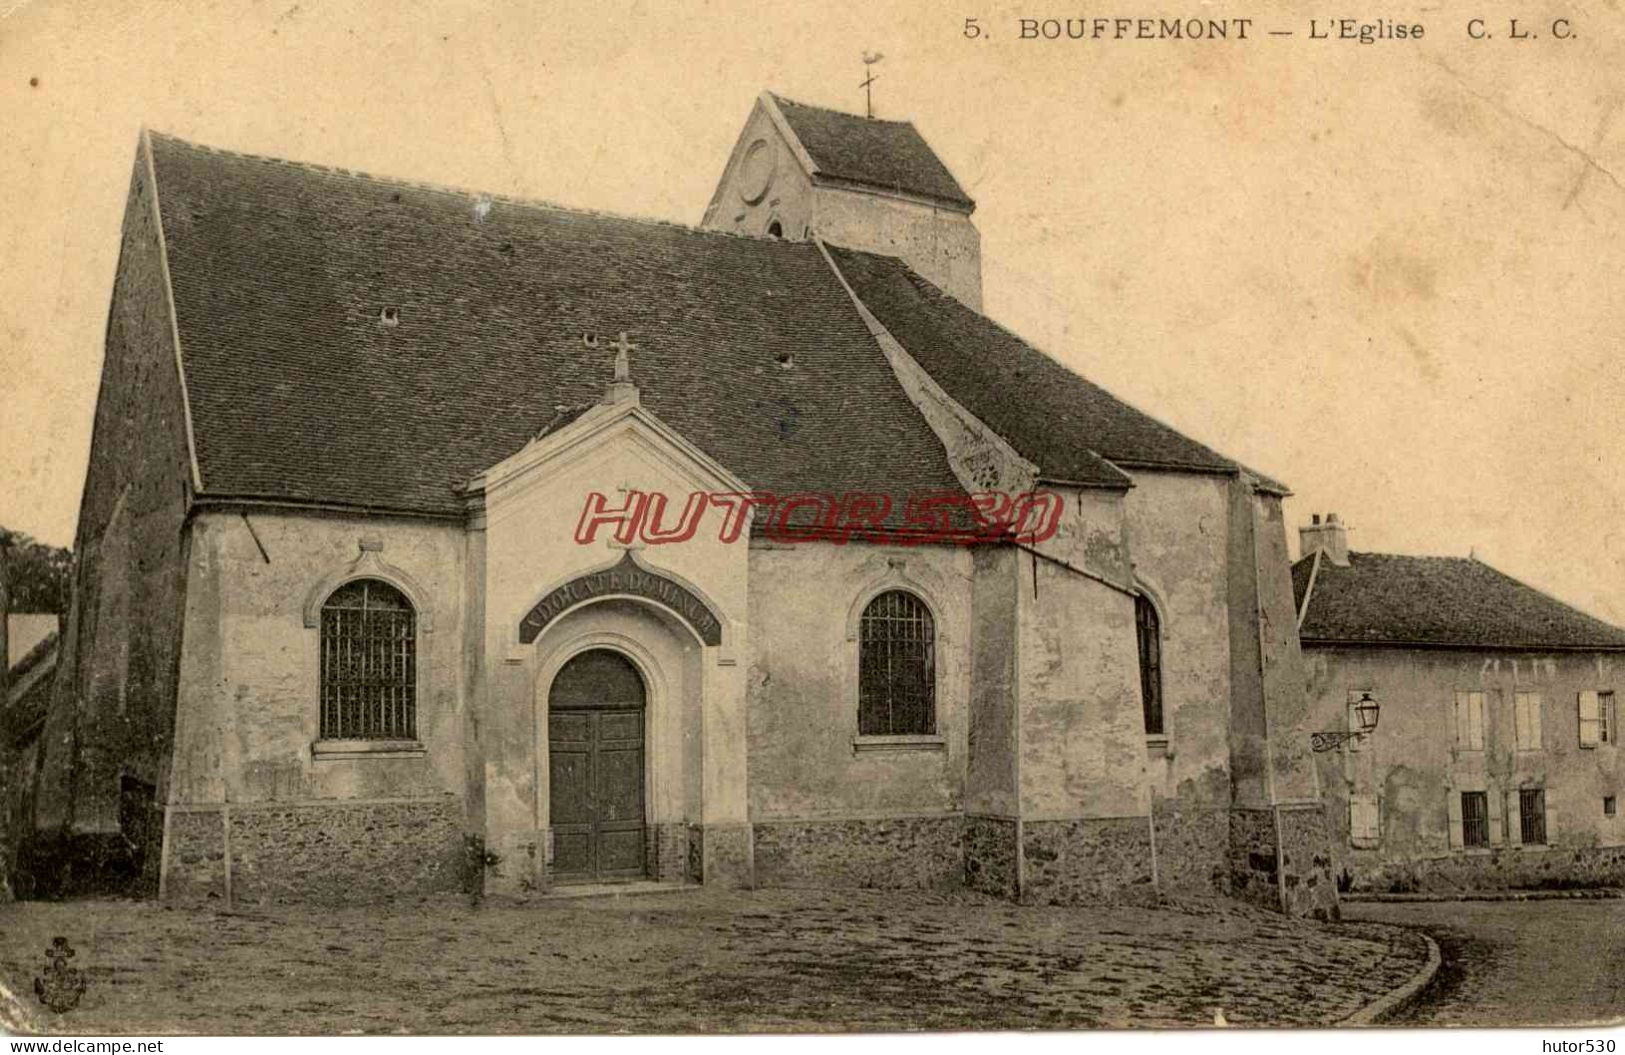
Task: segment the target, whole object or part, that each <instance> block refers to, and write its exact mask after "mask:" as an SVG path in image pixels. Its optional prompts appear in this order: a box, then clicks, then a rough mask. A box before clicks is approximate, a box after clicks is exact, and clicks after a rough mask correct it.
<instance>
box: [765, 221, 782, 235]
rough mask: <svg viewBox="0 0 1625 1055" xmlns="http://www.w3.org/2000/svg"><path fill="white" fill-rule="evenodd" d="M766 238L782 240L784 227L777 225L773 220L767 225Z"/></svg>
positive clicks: (777, 222)
mask: <svg viewBox="0 0 1625 1055" xmlns="http://www.w3.org/2000/svg"><path fill="white" fill-rule="evenodd" d="M767 236H768V237H769V238H783V237H784V225H783V224H781V223H779V221H777V220H774V221H773V222H772V223H770V224H768V225H767Z"/></svg>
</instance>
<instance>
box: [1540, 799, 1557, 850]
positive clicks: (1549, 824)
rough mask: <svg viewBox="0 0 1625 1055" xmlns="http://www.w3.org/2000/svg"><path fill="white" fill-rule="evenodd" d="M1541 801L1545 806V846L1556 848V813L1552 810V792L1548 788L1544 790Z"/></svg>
mask: <svg viewBox="0 0 1625 1055" xmlns="http://www.w3.org/2000/svg"><path fill="white" fill-rule="evenodd" d="M1543 801H1544V802H1545V804H1546V845H1547V846H1556V845H1557V811H1556V810H1555V809H1553V808H1552V792H1551V789H1550V788H1547V789H1546V795H1545V798H1544V800H1543Z"/></svg>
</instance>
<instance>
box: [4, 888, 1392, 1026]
mask: <svg viewBox="0 0 1625 1055" xmlns="http://www.w3.org/2000/svg"><path fill="white" fill-rule="evenodd" d="M58 934H61V935H64V936H66V937H67V938H68V939H69V941H70V943H71V944H72V945H73V946H74V947H75V948H76V949H77V951H78V955H77V957H76V958H75V960H74V963H75V964H76V965H78V966H82V967H84V968H85V969H87V970H88V971H89V977H90V985H89V989H88V990H87V992H86V995H85V997H84V1000H83V1002H82V1004H81V1005H80V1007H79V1008H78V1009H77V1010H75V1011H72V1012H69V1013H67V1014H64V1015H60V1016H59V1015H55V1014H53V1013H51V1012H49V1011H45V1010H44V1009H42V1008H39V1007H38V1005H37V1004H34V1001H33V977H34V976H35V974H36V973H38V972H39V971H40V970H41V968H42V965H43V961H44V950H45V947H46V946H47V945H48V944H49V943H50V940H51V938H52V937H53V936H55V935H58ZM1422 957H1423V947H1422V943H1421V941H1420V939H1419V938H1417V937H1416V936H1415V935H1413V934H1411V933H1409V932H1407V931H1403V930H1399V929H1396V928H1390V927H1385V926H1383V925H1381V924H1373V923H1364V924H1342V925H1331V926H1327V925H1322V924H1316V923H1311V922H1306V921H1299V920H1291V919H1287V918H1285V917H1282V916H1279V915H1276V914H1273V913H1267V912H1262V911H1257V910H1253V909H1250V908H1246V907H1243V906H1240V905H1237V904H1235V903H1232V902H1226V901H1219V900H1214V901H1192V902H1182V903H1179V904H1177V905H1167V906H1163V907H1160V908H1064V909H1063V908H1028V907H1021V906H1015V905H1010V904H1007V903H1004V902H997V901H992V900H989V899H983V898H980V897H979V896H977V895H972V894H965V895H953V896H934V895H925V894H921V893H902V894H885V893H878V892H818V891H783V890H780V891H756V892H749V893H739V892H723V891H712V890H700V891H693V892H683V893H678V894H653V895H640V896H635V897H626V898H621V899H581V900H550V901H543V902H539V903H535V904H531V905H527V906H517V905H498V904H490V903H488V904H486V905H484V906H482V907H478V908H474V907H471V906H469V905H468V904H467V903H466V902H463V901H454V900H426V901H424V902H421V903H414V904H410V905H396V906H392V907H388V908H372V909H356V908H350V909H338V910H325V911H318V910H311V909H291V908H290V909H275V910H256V911H252V912H242V913H236V914H228V913H225V912H219V911H211V910H208V909H201V910H200V909H190V910H188V909H181V908H165V907H162V906H158V905H155V904H152V903H147V902H111V901H99V902H76V903H67V904H46V903H26V904H18V905H12V906H7V907H0V978H3V979H4V981H5V984H6V985H7V986H8V987H9V988H10V989H11V990H12V992H13V993H16V994H17V995H18V996H19V997H25V998H26V1001H27V1002H28V1003H29V1004H31V1005H33V1007H34V1013H35V1016H36V1017H35V1021H34V1023H33V1028H34V1029H37V1030H40V1031H43V1032H48V1033H74V1034H80V1035H84V1034H90V1033H108V1032H118V1033H136V1034H153V1033H162V1034H169V1033H262V1032H271V1033H288V1032H294V1033H340V1032H346V1031H353V1032H366V1033H390V1032H405V1033H490V1032H512V1033H560V1032H569V1033H598V1032H640V1033H684V1032H697V1031H716V1032H736V1031H807V1032H811V1031H826V1030H860V1029H861V1030H902V1029H1076V1028H1085V1027H1091V1026H1112V1027H1122V1026H1162V1027H1166V1026H1211V1025H1213V1024H1214V1018H1215V1012H1216V1011H1219V1010H1221V1009H1222V1014H1223V1016H1224V1019H1225V1020H1226V1021H1227V1022H1229V1023H1230V1024H1232V1025H1307V1024H1315V1023H1326V1022H1331V1021H1335V1020H1336V1019H1338V1018H1340V1017H1342V1016H1344V1015H1347V1014H1349V1013H1351V1012H1353V1011H1355V1010H1357V1009H1358V1008H1359V1007H1361V1006H1363V1005H1364V1004H1366V1003H1368V1002H1370V1001H1371V1000H1372V999H1374V998H1376V997H1377V996H1379V995H1380V994H1382V993H1384V992H1386V991H1387V990H1389V989H1391V988H1392V987H1394V986H1395V985H1398V984H1400V983H1401V982H1403V981H1404V980H1405V979H1406V978H1408V977H1410V976H1411V974H1412V973H1413V972H1414V971H1415V970H1416V969H1417V967H1418V966H1419V965H1420V963H1421V962H1422ZM0 1006H3V994H0Z"/></svg>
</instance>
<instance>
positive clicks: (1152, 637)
mask: <svg viewBox="0 0 1625 1055" xmlns="http://www.w3.org/2000/svg"><path fill="white" fill-rule="evenodd" d="M1134 627H1135V630H1136V631H1137V633H1138V636H1139V639H1140V699H1141V701H1142V702H1143V703H1144V705H1145V732H1146V735H1147V736H1161V735H1163V726H1162V627H1161V625H1160V624H1159V623H1158V621H1157V609H1156V607H1155V606H1154V605H1152V603H1151V602H1150V601H1149V600H1147V599H1146V598H1144V597H1136V598H1134Z"/></svg>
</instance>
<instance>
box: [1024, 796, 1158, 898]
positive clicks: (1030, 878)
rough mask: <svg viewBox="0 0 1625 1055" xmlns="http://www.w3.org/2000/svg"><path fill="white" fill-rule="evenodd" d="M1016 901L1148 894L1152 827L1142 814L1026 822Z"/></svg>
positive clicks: (1153, 893)
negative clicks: (1021, 870)
mask: <svg viewBox="0 0 1625 1055" xmlns="http://www.w3.org/2000/svg"><path fill="white" fill-rule="evenodd" d="M1021 853H1022V859H1023V869H1024V875H1023V880H1022V890H1021V900H1022V901H1024V902H1031V903H1036V904H1043V905H1079V904H1087V903H1090V902H1096V901H1108V900H1110V901H1121V900H1125V899H1128V900H1137V899H1142V898H1143V899H1149V898H1151V897H1153V896H1154V895H1155V888H1154V887H1153V886H1152V881H1151V826H1150V824H1149V823H1148V822H1147V820H1146V818H1144V817H1112V818H1097V819H1089V820H1065V821H1027V822H1025V823H1024V824H1023V825H1022V829H1021Z"/></svg>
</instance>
